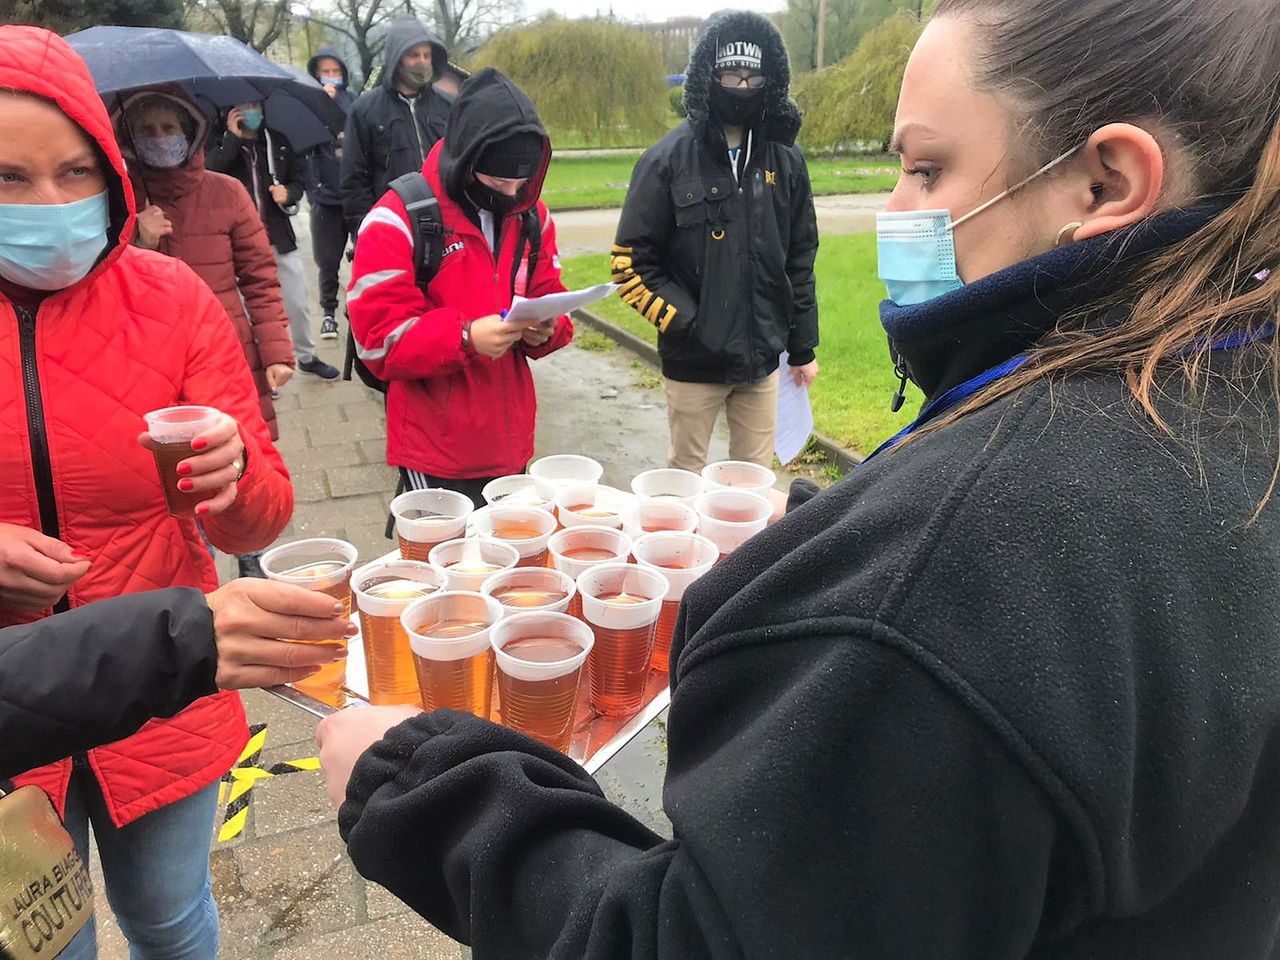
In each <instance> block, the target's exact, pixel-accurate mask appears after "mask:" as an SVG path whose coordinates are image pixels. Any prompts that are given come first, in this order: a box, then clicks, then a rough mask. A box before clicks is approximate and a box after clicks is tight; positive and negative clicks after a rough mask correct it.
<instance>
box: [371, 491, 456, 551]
mask: <svg viewBox="0 0 1280 960" xmlns="http://www.w3.org/2000/svg"><path fill="white" fill-rule="evenodd" d="M474 509H475V504H473V503H472V502H471V498H470V497H467V496H464V495H463V494H461V493H458V492H456V491H454V490H410V491H408V492H407V493H402V494H400V496H398V497H396V498H395V499H394V500H392V501H391V515H392V516H394V517H395V518H396V536H397V537H398V538H399V540H400V556H401V557H403V558H404V559H405V560H426V559H427V557H428V556H429V554H430V553H431V548H432V547H434V546H435V545H436V544H438V543H444V542H445V541H446V540H456V539H457V538H459V537H461V536H464V535H465V534H466V532H467V518H468V517H469V516H471V512H472V511H473V510H474Z"/></svg>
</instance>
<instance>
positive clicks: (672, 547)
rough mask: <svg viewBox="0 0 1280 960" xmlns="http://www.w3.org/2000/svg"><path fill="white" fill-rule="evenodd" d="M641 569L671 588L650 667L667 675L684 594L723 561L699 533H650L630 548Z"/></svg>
mask: <svg viewBox="0 0 1280 960" xmlns="http://www.w3.org/2000/svg"><path fill="white" fill-rule="evenodd" d="M631 553H632V556H634V557H635V558H636V563H637V564H639V565H640V566H641V567H649V568H652V569H654V570H657V571H658V572H659V573H661V574H662V575H663V576H665V577H666V578H667V582H668V583H669V584H670V585H671V587H670V589H669V590H668V591H667V595H666V597H665V598H663V601H662V612H661V613H660V614H659V615H658V626H657V628H656V630H655V631H654V639H653V656H652V657H651V658H650V660H649V665H650V666H651V667H653V669H655V670H661V671H662V672H663V673H666V672H667V670H668V669H669V662H668V661H669V659H670V655H671V636H672V634H673V633H674V632H675V626H676V617H677V616H678V615H679V613H680V602H681V601H682V600H683V599H684V593H685V591H686V590H688V589H689V587H691V586H692V585H693V583H694V581H696V580H697V579H698V578H699V577H701V576H702V575H703V574H704V573H706V572H707V571H708V570H710V569H711V568H712V567H713V566H715V563H716V561H717V560H719V559H720V548H719V547H717V546H716V545H715V544H714V543H712V542H711V541H710V540H708V539H707V538H706V537H701V536H698V535H697V534H696V533H676V532H663V533H647V534H645V535H644V536H642V537H641V538H640V539H638V540H637V541H636V542H635V544H634V545H633V546H632V547H631Z"/></svg>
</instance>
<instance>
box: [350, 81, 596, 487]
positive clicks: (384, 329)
mask: <svg viewBox="0 0 1280 960" xmlns="http://www.w3.org/2000/svg"><path fill="white" fill-rule="evenodd" d="M550 160H551V142H550V140H549V139H548V138H547V133H546V130H545V129H544V128H543V126H542V122H541V121H540V120H539V119H538V114H537V111H536V110H535V109H534V106H533V103H532V101H530V100H529V98H528V97H527V96H526V95H525V94H524V92H523V91H522V90H520V88H519V87H517V86H516V85H515V84H514V83H512V82H511V81H510V80H508V79H507V78H506V77H504V76H503V75H502V74H501V73H499V72H498V71H496V70H492V69H487V70H482V71H480V72H479V73H477V74H476V75H475V76H474V77H472V78H471V79H470V80H468V81H467V83H466V84H465V85H464V86H463V88H462V93H461V95H460V96H459V97H458V101H457V104H456V105H455V107H454V110H453V114H452V116H451V118H450V120H449V127H448V130H447V131H446V133H445V137H444V139H443V140H442V141H441V142H440V143H438V144H436V145H435V147H434V148H432V150H431V153H430V154H429V155H428V157H427V162H426V163H425V164H424V165H423V168H422V175H423V176H424V177H426V178H427V181H428V183H430V184H431V189H432V191H433V192H434V193H435V195H436V197H437V198H438V199H439V201H440V215H441V218H442V220H443V222H444V229H445V236H444V251H443V257H442V259H441V261H440V269H439V271H438V272H437V273H436V275H435V276H434V277H433V278H432V280H431V283H430V285H429V287H428V290H427V293H426V294H425V295H424V294H423V292H422V290H420V289H419V287H418V285H417V283H416V280H415V275H414V257H413V239H412V232H411V229H410V223H409V217H408V214H407V213H406V212H405V208H404V204H403V203H402V202H401V201H400V198H399V196H397V195H396V193H395V192H394V191H392V192H389V193H387V194H386V195H385V196H384V197H383V198H382V199H381V200H379V201H378V203H377V205H376V206H374V208H373V209H372V210H371V211H370V212H369V215H368V216H366V217H365V219H364V222H363V223H362V224H361V225H360V232H359V242H358V244H357V245H356V257H355V264H354V267H353V269H352V273H351V286H350V287H349V289H348V292H347V305H348V310H349V311H350V314H351V332H352V334H353V336H354V337H355V341H356V352H357V354H358V355H359V357H360V359H361V360H363V361H364V363H365V364H366V365H367V366H368V367H369V369H370V370H371V371H372V372H373V373H374V375H375V376H377V377H379V378H381V379H383V380H386V381H388V382H389V384H390V386H389V389H388V391H387V462H388V463H389V464H392V465H393V466H397V467H399V468H400V469H401V478H402V481H403V482H404V484H405V486H406V487H409V488H413V489H421V488H424V487H447V488H449V489H451V490H457V491H459V492H460V493H464V494H466V495H468V496H470V497H471V498H472V499H473V500H475V501H476V502H477V504H479V503H482V502H483V501H482V500H481V497H480V490H481V488H482V487H483V486H484V484H485V483H487V482H488V481H489V480H491V479H493V478H494V477H499V476H503V475H504V474H509V473H520V472H521V471H523V470H524V468H525V465H526V464H527V463H528V462H529V458H530V457H531V456H533V427H534V421H535V414H536V407H537V398H536V396H535V394H534V388H533V377H532V375H531V374H530V372H529V363H528V361H529V360H530V359H538V358H539V357H544V356H546V355H547V354H549V353H551V352H552V351H555V350H558V349H560V348H561V347H563V346H565V345H566V344H567V343H569V342H570V340H572V339H573V325H572V324H571V323H570V321H569V318H568V317H566V316H562V317H559V318H558V319H556V320H555V321H552V322H549V323H547V324H543V325H536V326H533V327H520V326H517V325H514V324H509V323H507V322H506V321H505V320H504V319H503V318H502V316H501V315H502V313H503V312H504V311H505V310H506V309H507V308H508V307H510V306H511V303H512V300H513V298H514V297H515V296H522V297H539V296H543V295H544V294H548V293H558V292H560V291H563V290H564V285H563V284H562V283H561V282H560V258H559V256H558V255H557V253H556V232H555V224H554V223H553V222H552V220H551V215H550V214H549V213H548V212H547V208H546V206H545V205H544V204H543V203H542V201H541V200H539V199H538V195H539V194H540V193H541V191H542V181H543V179H544V178H545V177H546V173H547V165H548V163H549V162H550ZM535 208H536V210H537V216H538V222H539V226H540V236H541V240H540V243H539V244H538V248H539V253H538V256H537V258H536V262H535V265H534V269H533V273H532V276H530V275H529V269H528V267H529V252H530V249H531V248H532V247H533V246H534V245H533V244H532V243H526V242H525V241H526V234H525V231H524V230H523V229H522V221H523V215H524V214H525V212H526V211H528V210H530V209H535Z"/></svg>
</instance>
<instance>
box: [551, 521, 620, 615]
mask: <svg viewBox="0 0 1280 960" xmlns="http://www.w3.org/2000/svg"><path fill="white" fill-rule="evenodd" d="M547 550H548V552H550V554H551V565H552V566H553V567H554V568H555V569H557V570H560V571H562V572H564V573H567V574H568V575H569V576H571V577H573V579H574V580H575V581H576V580H577V579H578V577H580V576H581V575H582V574H583V573H584V572H586V571H587V570H589V569H590V568H591V567H593V566H595V565H596V564H598V563H617V562H618V561H625V560H626V559H627V556H628V555H629V554H630V553H631V538H630V537H628V536H627V535H626V534H625V533H623V532H622V531H621V530H614V529H613V528H611V527H572V528H570V529H567V530H561V531H560V532H559V533H557V534H554V535H553V536H552V537H551V539H550V540H548V541H547ZM569 613H571V614H573V615H574V616H575V617H581V616H582V598H581V597H580V596H578V595H577V594H576V593H575V594H574V596H573V597H572V598H571V599H570V601H569Z"/></svg>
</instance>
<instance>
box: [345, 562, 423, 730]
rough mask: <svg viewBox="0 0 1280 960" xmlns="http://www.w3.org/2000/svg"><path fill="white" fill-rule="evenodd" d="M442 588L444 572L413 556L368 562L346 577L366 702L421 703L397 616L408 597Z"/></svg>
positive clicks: (411, 660)
mask: <svg viewBox="0 0 1280 960" xmlns="http://www.w3.org/2000/svg"><path fill="white" fill-rule="evenodd" d="M444 586H445V576H444V574H443V573H441V572H440V571H439V570H437V569H436V568H435V567H433V566H431V565H430V564H429V563H423V562H421V561H419V560H374V561H373V562H372V563H366V564H365V565H364V566H363V567H360V568H359V569H358V570H356V571H355V573H353V574H352V575H351V593H352V595H353V596H354V597H355V603H356V609H357V610H359V611H360V636H361V639H362V640H363V642H364V663H365V670H366V672H367V673H368V677H369V702H370V703H372V704H375V705H377V706H386V705H390V704H401V703H404V704H413V705H416V706H421V705H422V696H421V694H420V693H419V691H418V677H417V673H416V671H415V668H414V665H413V651H412V650H411V649H410V648H409V637H408V636H407V635H406V634H405V632H404V626H403V624H401V623H400V616H401V615H402V614H403V613H404V611H405V609H406V608H407V607H408V606H409V604H410V603H412V602H413V601H414V600H417V599H419V598H421V597H425V596H430V595H431V594H433V593H438V592H439V591H441V590H443V589H444Z"/></svg>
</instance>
